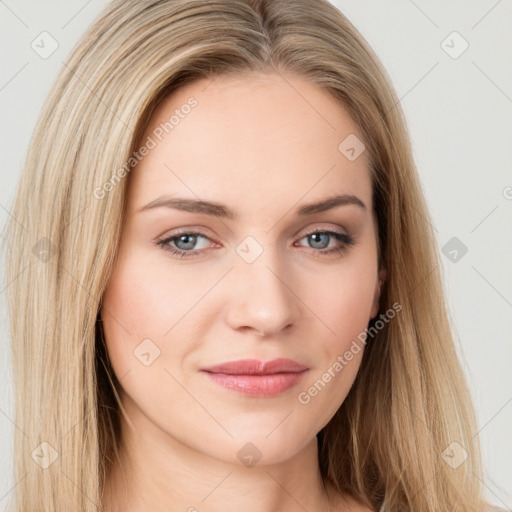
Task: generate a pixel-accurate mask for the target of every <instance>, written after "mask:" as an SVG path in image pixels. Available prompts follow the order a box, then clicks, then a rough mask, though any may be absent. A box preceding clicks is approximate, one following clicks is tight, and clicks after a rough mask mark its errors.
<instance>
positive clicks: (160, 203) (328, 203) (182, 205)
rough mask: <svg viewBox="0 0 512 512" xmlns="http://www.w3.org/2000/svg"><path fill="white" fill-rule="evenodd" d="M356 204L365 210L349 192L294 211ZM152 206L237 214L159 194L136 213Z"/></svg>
mask: <svg viewBox="0 0 512 512" xmlns="http://www.w3.org/2000/svg"><path fill="white" fill-rule="evenodd" d="M347 205H356V206H359V207H360V208H362V209H363V210H366V205H365V204H364V203H363V201H361V199H359V198H358V197H357V196H354V195H350V194H341V195H336V196H333V197H328V198H327V199H322V200H321V201H317V202H314V203H308V204H304V205H302V206H300V207H299V208H297V210H296V211H295V214H296V215H298V216H300V217H302V216H306V215H313V214H315V213H320V212H325V211H327V210H331V209H333V208H336V207H338V206H347ZM154 208H173V209H175V210H182V211H185V212H191V213H203V214H205V215H212V216H214V217H220V218H225V219H230V220H234V219H236V218H237V214H236V213H235V212H233V211H232V210H230V209H229V208H228V207H227V206H225V205H223V204H221V203H216V202H213V201H203V200H200V199H189V198H183V197H168V196H160V197H158V198H156V199H155V200H154V201H151V202H150V203H148V204H146V205H144V206H142V207H141V208H139V209H138V210H137V213H139V212H143V211H147V210H153V209H154Z"/></svg>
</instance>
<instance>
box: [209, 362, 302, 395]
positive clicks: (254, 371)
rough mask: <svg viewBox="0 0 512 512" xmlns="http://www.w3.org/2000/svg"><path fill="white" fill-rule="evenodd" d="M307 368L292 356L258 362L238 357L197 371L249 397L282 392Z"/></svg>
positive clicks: (293, 383)
mask: <svg viewBox="0 0 512 512" xmlns="http://www.w3.org/2000/svg"><path fill="white" fill-rule="evenodd" d="M308 369H309V368H308V367H307V366H305V365H303V364H300V363H298V362H296V361H293V360H292V359H282V358H281V359H274V360H272V361H266V362H264V361H259V360H257V359H241V360H238V361H230V362H226V363H222V364H218V365H215V366H210V367H207V368H202V369H201V371H202V372H204V373H206V375H207V376H208V377H209V378H210V379H211V380H212V381H213V382H215V383H216V384H219V385H220V386H223V387H225V388H227V389H231V390H233V391H238V392H240V393H245V394H247V395H251V396H260V397H269V396H275V395H278V394H280V393H283V392H284V391H286V390H287V389H290V388H291V387H293V386H295V385H296V384H298V382H299V381H300V380H301V379H302V378H303V377H304V375H305V374H306V373H307V371H308Z"/></svg>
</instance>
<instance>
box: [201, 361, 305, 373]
mask: <svg viewBox="0 0 512 512" xmlns="http://www.w3.org/2000/svg"><path fill="white" fill-rule="evenodd" d="M307 369H308V367H307V366H305V365H303V364H300V363H298V362H297V361H293V360H292V359H282V358H281V359H274V360H272V361H266V362H264V361H259V360H258V359H241V360H239V361H230V362H227V363H222V364H218V365H215V366H209V367H208V368H203V369H202V370H203V371H205V372H210V373H225V374H227V375H273V374H276V373H292V372H301V371H303V370H307Z"/></svg>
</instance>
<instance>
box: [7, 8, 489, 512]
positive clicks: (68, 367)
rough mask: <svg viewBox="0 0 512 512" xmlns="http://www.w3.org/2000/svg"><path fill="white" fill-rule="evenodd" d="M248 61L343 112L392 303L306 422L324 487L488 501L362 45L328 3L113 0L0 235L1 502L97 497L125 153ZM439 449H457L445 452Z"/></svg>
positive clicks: (394, 501)
mask: <svg viewBox="0 0 512 512" xmlns="http://www.w3.org/2000/svg"><path fill="white" fill-rule="evenodd" d="M251 71H258V72H270V73H272V72H273V73H282V72H289V73H295V74H296V75H297V76H299V77H302V78H304V79H306V80H308V81H309V82H311V83H313V84H316V85H317V86H318V87H321V88H323V89H325V90H327V91H329V92H330V93H331V94H332V96H333V97H334V98H335V99H337V100H338V101H339V102H341V103H343V105H344V106H345V107H346V108H348V110H349V112H350V114H351V116H352V117H353V119H354V121H355V122H356V123H357V124H358V126H359V127H360V129H361V133H362V134H363V135H364V143H365V145H366V150H367V151H368V155H369V157H370V162H371V175H372V185H373V203H374V208H375V212H376V215H377V219H378V230H379V254H380V265H382V266H383V267H385V269H386V271H387V278H386V282H385V284H384V287H383V290H382V294H381V311H387V310H389V309H390V308H392V305H393V304H394V303H396V302H398V303H399V304H400V305H401V310H400V312H399V314H397V315H396V317H395V318H393V319H392V320H391V321H389V322H387V323H385V325H384V326H383V327H382V328H380V329H378V333H377V334H376V335H375V336H374V337H372V339H371V340H369V342H368V343H367V346H366V349H365V352H364V357H363V361H362V364H361V367H360V369H359V373H358V375H357V377H356V380H355V382H354V385H353V386H352V388H351V390H350V393H349V394H348V396H347V397H346V399H345V401H344V402H343V404H342V405H341V407H340V408H339V410H338V411H337V412H336V414H335V415H334V417H333V418H332V419H331V421H330V422H329V423H328V424H327V425H326V426H325V428H324V429H322V431H321V432H320V433H319V436H318V439H319V463H320V469H321V474H322V477H323V479H324V481H327V480H330V481H332V482H333V483H334V484H335V485H336V487H337V488H338V489H339V490H340V491H343V492H348V493H350V494H352V495H353V496H355V497H357V498H358V499H360V500H361V501H362V502H364V503H365V504H367V505H368V506H370V507H371V508H373V509H376V510H377V509H379V508H381V507H382V510H383V511H385V512H399V511H415V512H462V511H464V512H468V511H474V512H476V511H478V512H481V511H482V510H483V509H484V505H485V503H484V502H483V500H482V497H481V480H482V471H481V460H480V448H479V442H478V437H474V433H475V432H476V428H475V427H476V420H475V413H474V409H473V405H472V403H471V398H470V393H469V391H468V386H467V383H466V381H465V377H464V373H463V370H462V367H461V365H460V362H459V360H458V357H457V352H456V347H455V342H454V338H455V336H454V335H453V333H452V332H451V326H450V323H449V319H448V313H447V306H446V303H445V298H444V290H443V283H442V279H441V270H440V268H441V267H440V261H439V259H438V258H439V253H438V250H437V245H436V241H435V237H434V235H433V233H432V228H431V226H430V216H429V212H428V210H427V207H426V202H425V199H424V196H423V192H422V189H421V186H420V181H419V178H418V175H417V170H416V168H415V164H414V161H413V157H412V151H411V147H410V141H409V135H408V132H407V128H406V123H405V120H404V116H403V112H402V110H401V107H400V103H399V100H398V98H397V96H396V93H395V92H394V90H393V87H392V85H391V82H390V80H389V78H388V76H387V74H386V72H385V70H384V69H383V68H382V66H381V64H380V63H379V61H378V58H377V57H376V55H375V54H374V52H373V51H372V49H371V48H370V47H369V46H368V44H367V43H366V42H365V40H364V39H363V37H362V36H361V35H360V34H359V32H358V31H357V30H356V29H355V28H354V26H353V25H352V24H351V23H350V22H349V21H348V20H347V18H346V17H345V16H344V15H343V14H342V13H341V12H339V11H338V10H337V9H336V8H335V7H334V6H333V5H332V4H330V3H329V2H327V0H274V1H272V0H261V1H258V0H246V1H244V0H208V1H205V0H141V1H136V2H127V1H124V0H122V1H121V0H116V1H113V2H111V3H109V4H108V5H107V7H106V8H105V9H104V11H103V12H102V13H101V14H100V15H99V16H98V17H97V19H96V20H95V21H94V23H93V24H92V25H91V26H90V27H89V28H88V30H87V31H86V33H85V34H84V35H83V36H82V38H81V39H80V41H79V43H78V44H77V46H76V47H75V49H74V50H73V52H72V53H71V55H70V56H69V58H68V59H67V61H66V63H65V64H64V66H63V68H62V69H61V71H60V73H59V74H58V76H57V78H56V81H55V83H54V84H53V86H52V88H51V91H50V93H49V96H48V98H47V101H46V103H45V105H44V107H43V110H42V111H41V114H40V117H39V120H38V123H37V126H36V128H35V132H34V135H33V138H32V140H31V143H30V146H29V149H28V152H27V155H26V159H25V162H24V166H23V169H22V173H21V177H20V180H19V184H18V188H17V192H16V197H15V200H14V205H13V208H12V220H10V222H9V223H8V225H7V230H6V241H7V272H6V277H7V283H9V285H8V287H7V290H6V293H7V296H8V308H9V315H10V327H11V339H12V357H13V373H14V380H15V382H14V387H15V418H14V421H15V424H16V425H17V427H18V428H16V429H15V430H14V436H15V439H14V443H15V444H14V469H15V473H14V478H15V482H16V483H17V485H16V487H15V488H14V490H13V491H12V493H13V510H15V511H16V512H29V511H30V512H33V511H38V512H43V511H48V512H50V511H51V512H55V511H59V512H60V511H66V512H68V511H78V510H80V511H84V512H92V511H95V512H96V510H97V509H98V508H101V500H102V492H103V489H104V483H105V478H106V476H107V475H108V470H109V467H110V464H111V462H112V460H113V458H114V457H115V456H116V454H117V453H118V450H119V446H118V441H119V425H120V423H119V417H120V404H119V401H118V396H117V390H118V389H119V388H118V387H117V386H118V385H119V383H118V382H117V381H116V379H115V376H114V375H113V372H112V371H111V368H110V365H109V361H108V356H107V353H106V351H105V346H104V343H103V341H102V336H101V329H100V328H99V325H98V323H97V318H98V311H99V308H100V307H101V298H102V294H103V291H104V289H105V286H106V284H107V282H108V280H109V276H110V275H111V272H112V269H113V265H114V263H115V258H116V254H117V250H118V246H119V240H120V233H121V227H122V224H123V212H124V207H125V201H126V187H127V184H128V181H129V179H130V175H129V167H128V168H127V167H126V163H127V162H129V161H130V158H133V152H134V151H135V150H136V149H137V147H138V144H139V143H140V138H141V136H142V134H143V132H144V129H145V127H146V125H147V122H148V120H149V118H150V116H151V114H152V112H153V111H154V110H155V108H156V107H157V105H158V104H159V103H160V102H161V101H162V100H163V99H164V98H165V97H166V96H168V95H169V94H170V93H171V92H172V91H174V90H176V89H177V88H178V87H180V86H182V85H184V84H187V83H190V82H192V81H193V80H195V79H198V78H214V77H216V76H222V75H240V76H242V75H243V74H244V73H247V72H251ZM340 142H341V141H340ZM122 169H124V172H122V171H120V170H122ZM107 183H110V185H108V186H107V185H105V184H107ZM372 322H373V320H372V321H371V322H370V323H372ZM381 323H382V322H381ZM370 327H372V325H370ZM375 330H377V329H375ZM41 443H43V444H41ZM447 450H448V451H447ZM457 450H458V451H457ZM453 453H457V454H458V455H459V458H460V454H463V457H462V459H464V458H465V460H464V461H463V462H462V463H460V464H459V465H455V464H449V463H447V462H445V460H448V459H447V457H446V454H448V457H449V456H450V455H451V456H452V457H453ZM462 459H461V460H462ZM448 462H450V461H449V460H448ZM455 466H456V467H455Z"/></svg>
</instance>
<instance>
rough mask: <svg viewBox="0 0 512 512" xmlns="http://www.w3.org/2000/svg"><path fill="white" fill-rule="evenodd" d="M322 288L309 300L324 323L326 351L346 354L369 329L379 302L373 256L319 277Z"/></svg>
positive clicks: (352, 260) (352, 262) (317, 288)
mask: <svg viewBox="0 0 512 512" xmlns="http://www.w3.org/2000/svg"><path fill="white" fill-rule="evenodd" d="M317 279H318V280H317V281H316V282H318V283H319V286H318V287H316V288H315V290H316V291H314V292H313V293H311V287H309V288H308V290H310V292H309V294H308V295H305V296H309V298H308V299H307V301H308V303H310V304H313V305H314V307H313V308H312V309H313V310H314V312H315V313H316V314H317V316H318V317H319V319H320V320H321V321H322V322H321V324H323V326H322V330H323V332H324V334H323V335H322V338H323V339H324V340H325V342H326V348H327V350H328V351H330V352H331V355H332V351H333V350H337V351H339V350H343V349H344V347H345V346H346V345H350V343H351V341H352V340H353V339H354V338H356V337H357V336H358V335H359V334H360V333H361V332H362V331H363V332H364V330H365V329H366V327H367V326H368V322H369V320H370V317H371V311H372V307H373V304H374V299H375V286H376V280H377V266H376V263H375V262H374V260H373V258H372V257H371V253H369V254H368V255H365V256H364V257H361V258H359V257H358V258H357V259H356V258H355V257H354V258H352V259H350V260H347V262H346V264H340V266H339V267H338V268H337V269H336V271H335V272H333V271H332V269H331V270H330V271H329V272H326V273H325V275H324V276H319V275H318V276H317Z"/></svg>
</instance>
